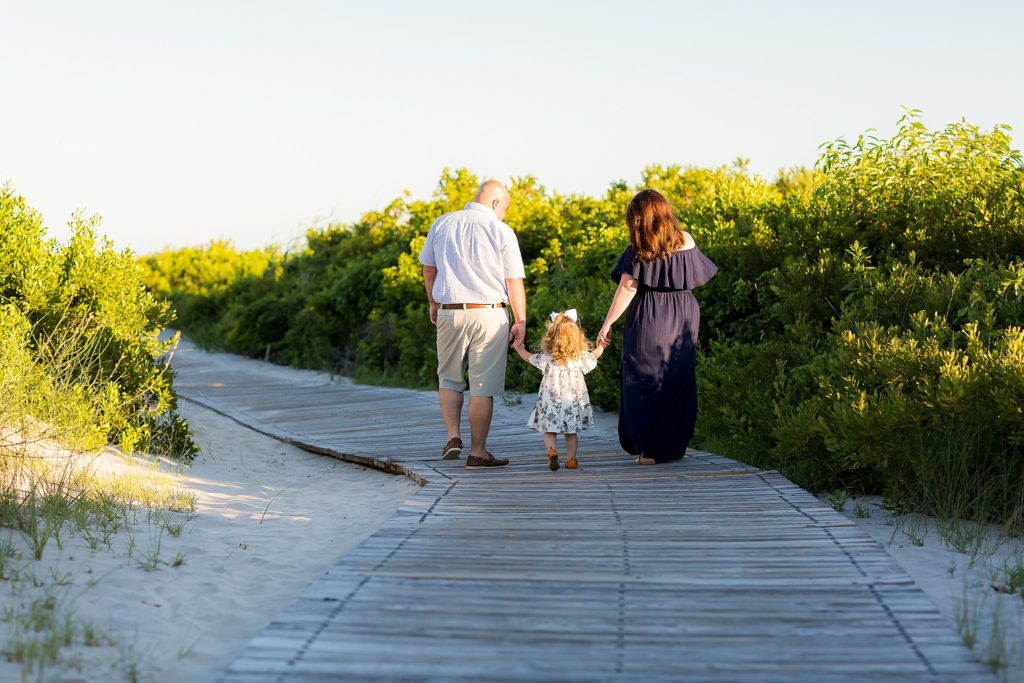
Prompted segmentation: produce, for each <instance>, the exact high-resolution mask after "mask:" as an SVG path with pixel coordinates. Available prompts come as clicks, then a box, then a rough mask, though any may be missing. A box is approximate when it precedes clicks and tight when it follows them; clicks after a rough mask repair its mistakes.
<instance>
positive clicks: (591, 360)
mask: <svg viewBox="0 0 1024 683" xmlns="http://www.w3.org/2000/svg"><path fill="white" fill-rule="evenodd" d="M580 367H581V368H582V369H583V374H584V375H585V374H587V373H588V372H591V371H592V370H593V369H594V368H596V367H597V358H595V357H594V354H592V353H586V354H583V358H580Z"/></svg>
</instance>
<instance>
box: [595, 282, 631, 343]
mask: <svg viewBox="0 0 1024 683" xmlns="http://www.w3.org/2000/svg"><path fill="white" fill-rule="evenodd" d="M638 284H639V283H638V282H637V279H636V278H635V277H633V276H632V275H629V274H628V273H623V274H622V277H621V278H619V286H618V288H616V290H615V295H614V296H613V297H612V305H611V306H609V307H608V314H607V315H606V316H605V317H604V324H603V325H601V331H600V332H598V334H597V343H598V344H599V345H601V346H607V345H608V344H609V343H610V342H611V340H612V325H614V324H615V321H616V320H618V319H619V318H621V317H622V314H623V313H625V312H626V309H627V308H629V304H631V303H632V302H633V297H634V296H636V288H637V285H638Z"/></svg>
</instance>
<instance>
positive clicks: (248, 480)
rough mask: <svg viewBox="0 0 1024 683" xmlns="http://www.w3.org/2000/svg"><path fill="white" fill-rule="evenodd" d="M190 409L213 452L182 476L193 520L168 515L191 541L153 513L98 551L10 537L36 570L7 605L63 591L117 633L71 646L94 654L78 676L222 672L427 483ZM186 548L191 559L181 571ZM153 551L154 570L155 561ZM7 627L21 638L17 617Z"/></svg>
mask: <svg viewBox="0 0 1024 683" xmlns="http://www.w3.org/2000/svg"><path fill="white" fill-rule="evenodd" d="M182 411H183V413H184V415H185V417H186V418H187V419H188V421H189V422H190V424H191V425H192V427H193V430H194V431H195V435H196V441H197V443H198V444H199V445H200V446H201V447H202V452H201V453H200V455H199V456H198V457H197V459H196V461H195V463H194V464H193V466H192V467H191V468H189V469H188V470H187V471H186V472H184V473H182V474H180V475H178V479H179V481H178V485H179V486H182V487H184V488H186V489H188V490H190V491H192V492H194V493H195V495H196V497H197V505H196V512H195V514H194V515H192V516H191V519H188V517H189V516H187V515H171V516H170V519H168V520H167V521H168V524H172V525H173V524H178V523H183V524H184V526H183V528H182V531H181V533H180V536H179V537H177V538H175V537H172V536H171V535H170V533H168V532H167V530H166V528H165V527H164V525H162V524H161V520H159V519H150V518H148V517H149V516H148V515H146V513H144V512H143V513H141V514H140V515H138V516H136V518H135V520H134V524H133V525H132V529H131V532H130V534H129V533H126V532H125V531H120V532H118V533H117V534H116V536H115V537H114V538H113V539H112V544H111V547H109V548H108V547H106V546H104V545H101V546H100V547H99V548H98V549H97V550H96V551H91V550H90V548H89V546H88V544H87V543H86V541H85V540H84V539H82V538H80V537H77V536H68V537H67V538H65V539H64V541H63V548H58V547H57V545H56V544H55V543H53V542H51V543H50V544H49V546H48V547H47V548H46V553H45V555H44V557H43V559H42V560H40V561H33V560H32V559H31V555H30V554H29V553H28V552H27V546H26V544H25V542H24V540H23V539H22V538H21V537H20V536H19V535H14V536H13V537H12V539H11V540H12V543H13V544H14V546H15V547H16V548H20V550H21V553H20V554H21V559H17V560H16V561H14V563H13V564H14V565H16V566H17V567H18V568H20V570H21V572H22V577H25V576H27V575H28V574H29V573H31V574H32V575H33V576H34V577H36V578H35V580H34V581H33V580H22V581H19V582H17V585H18V586H19V588H18V593H19V594H20V597H19V596H18V595H14V594H12V592H10V591H7V590H4V592H3V593H2V594H0V609H3V608H4V607H8V606H11V605H14V604H16V603H17V602H18V601H19V600H20V601H25V600H27V599H32V598H37V597H40V596H42V595H45V593H46V592H47V591H50V592H53V593H54V594H56V595H57V596H59V598H60V602H61V603H62V604H68V605H71V610H72V613H73V615H74V618H75V619H76V620H77V621H82V620H84V621H88V622H91V623H93V624H94V625H96V626H98V628H99V631H100V632H101V633H102V634H103V635H104V638H103V639H102V640H103V644H101V645H99V646H95V647H82V646H77V647H74V648H72V649H71V650H69V651H68V652H67V653H66V654H65V659H66V660H71V659H73V658H74V657H75V656H80V657H81V661H82V666H81V670H80V671H74V670H72V671H68V672H67V674H66V675H65V676H66V679H67V680H75V681H78V680H81V681H110V680H130V679H131V677H132V673H133V672H134V671H137V672H138V673H139V674H140V675H139V679H140V680H152V681H158V682H159V681H167V682H168V683H170V682H171V681H174V682H176V683H177V682H180V681H204V680H211V679H213V678H214V677H215V676H216V675H218V674H219V673H221V672H222V671H223V669H224V668H225V667H226V666H227V665H228V664H229V663H230V662H231V661H232V660H233V659H234V657H235V656H236V655H237V654H238V653H239V652H240V651H241V650H242V648H243V647H244V646H245V644H246V642H247V641H248V640H249V639H250V638H251V637H252V636H253V635H255V634H256V633H258V632H259V631H260V630H261V629H262V628H264V627H265V626H266V625H267V624H268V623H269V622H270V620H271V618H272V617H273V615H274V614H275V613H276V612H278V611H280V610H281V609H283V608H284V607H285V606H286V605H287V604H288V603H289V602H290V601H291V600H292V599H293V598H294V597H295V596H296V595H298V594H299V593H300V592H301V591H302V589H303V588H305V587H306V586H307V585H308V584H309V583H310V582H311V581H312V580H313V579H314V578H316V577H317V576H319V575H320V574H321V573H323V572H324V571H326V570H327V569H328V568H330V567H331V566H332V565H333V564H334V563H335V562H336V561H337V560H338V558H340V557H341V556H342V555H344V554H345V553H346V552H347V551H349V550H351V549H352V548H353V547H355V546H356V545H358V544H359V543H360V542H362V541H363V540H364V539H365V538H366V537H367V536H369V535H370V534H371V533H373V531H374V530H375V529H377V528H378V527H379V526H380V524H381V523H382V522H383V521H384V520H385V519H386V518H387V517H388V516H389V515H390V514H391V513H392V512H393V511H394V510H395V509H396V508H397V507H398V506H399V505H401V503H402V502H403V501H405V500H406V499H408V498H409V497H410V496H412V495H413V494H414V493H415V491H416V490H417V489H418V486H417V485H416V484H414V483H413V482H411V481H409V480H408V479H405V478H403V477H396V476H392V475H388V474H384V473H381V472H378V471H375V470H369V469H366V468H363V467H360V466H358V465H352V464H349V463H343V462H340V461H337V460H334V459H332V458H328V457H325V456H321V455H314V454H311V453H307V452H305V451H301V450H299V449H297V448H294V447H291V446H288V445H286V444H282V443H280V442H278V441H275V440H273V439H270V438H268V437H264V436H261V435H259V434H257V433H256V432H254V431H252V430H250V429H247V428H245V427H242V426H241V425H239V424H237V423H235V422H233V421H231V420H229V419H227V418H225V417H222V416H220V415H218V414H216V413H213V412H211V411H209V410H206V409H204V408H201V407H199V406H196V405H195V404H191V403H188V402H184V401H183V402H182ZM140 466H141V467H145V466H146V465H145V464H143V465H140ZM165 469H166V467H165ZM132 538H134V548H131V547H130V546H132V545H133V541H132ZM158 544H159V546H158ZM157 548H159V549H158V550H157ZM179 556H180V557H181V558H183V564H181V565H180V566H172V565H173V564H174V562H175V558H176V557H179ZM154 558H159V559H157V560H156V568H155V570H153V571H147V570H146V569H145V568H143V566H142V565H144V564H147V563H150V561H151V560H153V559H154ZM33 583H37V584H40V585H35V586H33V585H32V584H33ZM60 584H62V585H60ZM11 585H12V586H13V584H11ZM0 586H2V587H3V588H4V589H7V588H8V587H9V586H8V584H7V583H6V582H4V583H0ZM0 626H4V627H5V628H3V629H0V633H3V634H4V636H5V637H6V638H7V640H8V641H9V640H10V631H9V629H10V626H9V625H6V624H4V625H0ZM19 677H20V667H19V666H18V665H17V664H15V663H10V662H2V661H0V680H2V681H7V680H10V681H16V680H19ZM29 680H35V676H32V677H31V678H29Z"/></svg>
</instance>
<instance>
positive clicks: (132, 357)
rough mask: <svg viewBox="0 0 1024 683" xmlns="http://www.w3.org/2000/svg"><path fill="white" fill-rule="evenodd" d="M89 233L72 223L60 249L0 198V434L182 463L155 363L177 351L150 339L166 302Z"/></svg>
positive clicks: (163, 370) (162, 320)
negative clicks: (142, 452) (163, 456)
mask: <svg viewBox="0 0 1024 683" xmlns="http://www.w3.org/2000/svg"><path fill="white" fill-rule="evenodd" d="M97 227H98V223H97V221H95V220H86V219H84V218H82V217H81V216H77V215H76V216H74V218H73V221H72V228H73V232H72V236H71V238H70V240H69V242H68V243H67V244H66V245H58V244H57V243H56V242H54V241H53V240H48V239H47V238H46V230H45V228H44V227H43V225H42V221H41V219H40V216H39V214H38V213H37V212H35V211H33V210H32V209H31V208H29V207H28V205H27V204H26V202H25V200H24V198H22V197H20V196H18V195H16V194H15V193H14V191H13V189H12V188H11V187H9V186H4V187H3V188H2V189H0V387H2V388H3V402H4V403H3V405H2V407H0V423H2V424H0V426H2V427H5V428H17V429H19V430H28V431H40V430H41V431H43V432H45V433H46V434H47V435H48V436H52V437H56V438H58V439H59V440H61V441H63V442H65V443H69V444H72V445H74V446H76V447H81V448H94V447H97V446H100V445H103V444H106V443H107V442H114V443H118V444H120V445H121V447H122V448H123V449H124V450H126V451H132V450H135V449H137V448H147V447H149V448H151V449H153V450H157V451H159V452H164V453H169V454H173V455H178V456H182V457H186V458H188V457H191V456H192V455H194V453H195V452H196V448H195V445H194V444H193V443H192V440H191V437H190V435H189V432H188V429H187V427H186V426H185V425H183V424H182V422H181V420H180V419H179V418H177V416H176V413H175V407H176V406H175V396H174V392H173V389H172V373H171V371H170V370H169V368H167V366H166V364H165V363H162V362H160V361H159V358H160V356H161V355H162V354H163V353H164V352H165V351H167V350H168V349H169V348H171V347H172V346H173V344H174V343H175V339H173V338H172V339H165V340H161V339H160V338H159V335H160V333H161V332H162V331H163V330H164V328H165V327H166V326H167V325H168V324H169V323H170V322H171V315H170V313H169V307H168V304H167V303H166V302H164V301H161V300H159V299H157V298H156V297H155V296H154V295H153V294H152V293H150V292H149V291H147V290H146V288H145V287H144V286H143V283H142V273H143V270H142V269H141V268H140V267H139V266H138V264H137V262H136V260H135V257H134V256H132V254H131V253H130V252H127V251H125V252H117V251H115V250H114V249H113V247H112V245H111V244H110V243H109V242H108V241H106V240H103V239H99V238H97V237H96V229H97ZM13 421H18V422H20V424H12V422H13ZM26 421H29V422H26ZM30 423H31V424H30Z"/></svg>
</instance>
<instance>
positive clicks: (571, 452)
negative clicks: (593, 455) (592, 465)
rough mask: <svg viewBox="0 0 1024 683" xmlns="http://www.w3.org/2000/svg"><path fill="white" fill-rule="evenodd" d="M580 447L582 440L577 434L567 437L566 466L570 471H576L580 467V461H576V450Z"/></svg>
mask: <svg viewBox="0 0 1024 683" xmlns="http://www.w3.org/2000/svg"><path fill="white" fill-rule="evenodd" d="M579 445H580V440H579V438H578V437H577V436H576V435H575V434H566V435H565V454H566V456H567V457H566V460H565V466H566V467H567V468H569V469H570V470H574V469H576V468H577V467H579V461H577V460H576V449H577V448H578V447H579Z"/></svg>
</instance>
